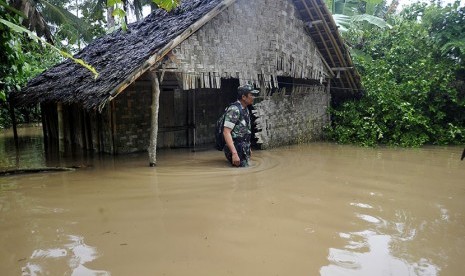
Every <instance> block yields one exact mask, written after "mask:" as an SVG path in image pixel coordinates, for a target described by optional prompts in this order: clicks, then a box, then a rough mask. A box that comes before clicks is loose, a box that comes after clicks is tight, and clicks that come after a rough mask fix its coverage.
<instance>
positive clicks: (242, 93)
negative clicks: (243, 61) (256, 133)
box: [223, 84, 258, 167]
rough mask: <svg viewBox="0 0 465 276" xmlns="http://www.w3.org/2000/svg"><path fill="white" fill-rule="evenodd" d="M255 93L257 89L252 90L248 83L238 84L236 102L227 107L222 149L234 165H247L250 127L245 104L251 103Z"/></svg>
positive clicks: (249, 153) (249, 151) (248, 114)
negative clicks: (224, 143)
mask: <svg viewBox="0 0 465 276" xmlns="http://www.w3.org/2000/svg"><path fill="white" fill-rule="evenodd" d="M257 93H258V90H254V88H253V86H252V85H250V84H246V85H244V86H239V87H238V88H237V102H235V103H234V104H232V105H231V106H230V107H229V108H228V110H227V112H226V115H225V119H224V129H223V136H224V140H225V142H226V145H225V146H224V149H223V150H224V155H225V156H226V158H227V159H228V160H229V162H231V164H232V165H233V166H235V167H247V166H249V160H250V155H251V150H250V138H251V136H252V127H251V123H250V113H249V109H248V108H247V106H249V105H251V104H253V101H254V98H255V96H254V95H256V94H257ZM239 106H240V107H241V108H239Z"/></svg>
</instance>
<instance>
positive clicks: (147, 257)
mask: <svg viewBox="0 0 465 276" xmlns="http://www.w3.org/2000/svg"><path fill="white" fill-rule="evenodd" d="M28 133H29V134H28ZM28 133H26V134H24V133H23V134H24V135H29V136H30V137H36V136H37V135H36V134H37V133H40V132H34V131H31V132H28ZM31 133H36V134H31ZM34 135H36V136H34ZM39 136H40V135H38V136H37V137H39ZM37 137H36V138H37ZM0 138H1V140H0V144H2V143H3V151H2V152H1V154H11V151H8V150H6V149H8V148H9V146H4V145H5V144H8V143H11V141H10V140H11V137H9V136H8V135H6V134H3V135H2V136H1V137H0ZM31 139H32V140H33V141H35V140H34V139H33V138H31ZM31 139H30V140H29V141H31ZM39 141H40V140H39ZM13 147H14V144H13ZM0 149H2V146H0ZM38 149H43V146H41V145H40V143H39V144H36V145H35V146H31V147H25V148H23V150H22V152H20V157H19V158H15V157H14V156H13V157H12V158H7V157H2V158H3V159H2V160H3V161H2V162H3V163H1V164H2V166H16V165H19V166H20V167H22V166H23V164H24V166H26V167H34V166H44V165H47V164H46V162H48V161H46V160H45V159H46V158H45V157H44V156H45V154H43V153H41V152H35V153H33V152H32V151H37V150H38ZM462 149H463V148H461V147H425V148H421V149H392V148H376V149H369V148H359V147H355V146H341V145H335V144H331V143H313V144H309V145H297V146H291V147H283V148H279V149H273V150H266V151H255V152H254V154H253V157H252V166H251V167H250V168H245V169H244V168H242V169H236V168H231V167H229V166H228V164H227V163H226V161H225V160H224V157H223V155H222V153H221V152H218V151H214V150H198V151H196V152H192V151H191V150H187V149H181V150H170V151H161V152H159V155H158V166H157V167H156V168H150V167H148V160H147V156H146V154H137V155H128V156H118V157H116V158H111V157H109V156H106V157H105V156H103V157H102V156H96V157H86V158H84V157H80V158H71V157H61V160H58V161H56V160H55V161H54V162H55V163H56V164H58V163H59V164H61V165H62V166H63V165H66V166H80V167H81V168H79V169H77V170H75V171H69V172H54V173H35V174H23V175H10V176H3V177H0V271H1V275H215V276H216V275H330V276H333V275H370V276H372V275H463V271H464V270H465V262H464V261H463V260H464V257H465V161H460V154H461V150H462ZM13 153H14V149H13ZM18 160H19V161H18ZM54 162H52V163H54Z"/></svg>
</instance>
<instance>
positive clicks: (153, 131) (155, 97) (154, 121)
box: [148, 70, 160, 167]
mask: <svg viewBox="0 0 465 276" xmlns="http://www.w3.org/2000/svg"><path fill="white" fill-rule="evenodd" d="M149 75H150V80H151V83H152V105H151V116H150V119H151V122H150V143H149V148H148V152H149V165H150V167H155V165H156V164H157V135H158V109H159V101H160V82H159V81H158V76H157V73H156V72H155V71H152V70H149Z"/></svg>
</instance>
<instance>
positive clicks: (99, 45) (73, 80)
mask: <svg viewBox="0 0 465 276" xmlns="http://www.w3.org/2000/svg"><path fill="white" fill-rule="evenodd" d="M234 2H235V0H189V1H182V5H181V6H180V7H178V8H177V9H175V10H174V11H172V12H170V13H166V12H165V11H163V10H157V11H155V12H153V13H152V14H150V15H149V16H148V17H147V18H145V19H144V20H143V21H141V22H138V23H134V24H130V25H129V26H128V30H127V32H123V31H117V32H114V33H112V34H109V35H107V36H104V37H102V38H99V39H97V40H95V41H93V42H92V43H90V44H89V45H88V46H87V47H85V48H84V49H83V50H82V51H80V52H79V53H78V54H76V56H75V57H76V58H80V59H83V60H84V61H85V62H87V63H89V64H90V65H92V66H94V67H95V68H96V70H97V71H98V72H99V77H98V78H97V79H94V78H93V75H92V73H91V72H89V71H88V70H87V69H85V68H83V67H82V66H80V65H77V64H75V63H74V62H73V61H71V60H66V61H64V62H62V63H60V64H58V65H56V66H54V67H52V68H51V69H49V70H47V71H45V72H43V73H42V74H40V75H38V76H37V77H35V78H34V79H32V80H31V81H29V83H28V84H27V86H26V87H25V88H23V89H22V90H21V92H18V93H15V94H14V95H13V100H14V102H15V104H16V105H30V104H37V103H41V102H62V103H65V104H67V103H79V104H82V105H83V106H84V107H85V108H88V109H94V108H97V107H100V108H102V107H103V105H105V104H106V103H107V102H108V101H109V100H111V99H112V98H113V97H114V96H115V95H116V94H117V93H119V92H120V91H121V90H122V89H124V87H126V86H127V85H128V84H130V83H131V82H133V81H135V79H136V78H137V77H138V76H140V75H141V74H142V73H143V72H145V71H146V70H148V69H149V68H150V66H153V65H154V64H155V63H156V62H157V61H158V60H160V59H161V58H162V57H163V56H164V55H166V54H167V52H168V51H169V50H171V49H172V48H174V47H175V46H176V45H177V44H179V43H180V42H182V40H183V39H185V38H186V37H187V36H188V35H189V34H190V33H193V32H195V31H196V30H197V29H198V28H200V27H201V26H203V24H205V23H206V22H208V20H210V19H211V18H213V17H214V16H215V15H216V14H218V13H220V12H221V11H222V10H224V9H225V8H227V7H228V6H229V5H231V4H232V3H234ZM293 2H294V3H295V5H296V7H297V9H298V10H299V11H300V13H301V15H302V17H303V18H304V20H305V21H313V22H314V23H315V22H316V21H317V20H322V21H323V22H320V23H319V24H314V25H313V26H312V27H311V28H310V29H309V30H310V32H309V33H310V35H311V36H312V38H313V39H314V40H315V42H316V43H317V45H318V48H319V50H320V52H321V53H322V55H323V57H324V58H325V59H326V62H327V63H328V65H329V66H330V67H341V68H342V67H344V68H346V67H351V66H352V62H351V61H350V57H349V55H348V53H347V50H346V49H345V47H344V45H343V43H342V39H341V38H340V36H339V34H338V33H337V28H336V26H335V24H334V22H333V20H332V17H331V15H330V14H329V12H328V10H327V8H326V6H325V4H324V2H323V0H293ZM321 23H322V24H321ZM351 72H353V70H352V71H343V73H344V74H343V75H342V78H341V79H342V80H340V81H339V83H336V84H333V85H335V86H336V87H340V88H341V89H343V92H344V93H347V92H350V91H358V90H357V89H359V88H360V84H359V81H358V78H357V76H356V75H354V74H353V73H351ZM336 81H337V80H336Z"/></svg>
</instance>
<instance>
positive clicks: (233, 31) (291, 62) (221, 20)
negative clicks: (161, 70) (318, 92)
mask: <svg viewBox="0 0 465 276" xmlns="http://www.w3.org/2000/svg"><path fill="white" fill-rule="evenodd" d="M163 66H164V67H165V68H171V69H175V70H179V71H181V72H183V74H182V82H183V83H182V87H183V89H185V90H187V89H193V88H198V87H201V88H204V87H205V88H220V78H231V77H233V78H238V79H239V80H240V83H241V84H244V83H248V82H250V83H254V84H256V85H257V86H258V87H262V86H265V87H271V85H272V83H274V85H276V83H277V81H276V77H277V76H290V77H293V78H301V79H316V80H320V81H323V80H324V79H325V78H326V77H327V76H328V72H327V71H326V70H327V69H326V68H324V65H323V62H322V58H321V56H320V54H319V52H318V50H317V49H316V46H315V44H314V42H313V41H312V40H311V38H310V37H309V36H308V35H307V34H306V33H305V29H304V22H302V21H301V20H300V19H299V16H298V13H297V11H296V10H295V8H294V5H293V4H292V3H291V2H290V1H288V0H261V1H249V0H239V1H237V2H236V3H234V4H233V5H232V6H231V7H229V8H228V9H226V10H225V11H223V12H222V13H221V14H219V15H218V16H216V17H215V18H214V19H212V20H211V21H210V22H208V23H207V24H206V25H205V26H203V27H202V28H201V29H200V30H198V31H197V32H196V33H194V34H193V35H192V36H190V37H189V38H188V39H187V40H185V41H183V42H182V43H181V44H180V45H178V46H177V47H176V48H175V49H173V51H172V52H171V53H170V54H169V55H168V60H167V61H165V63H164V65H163Z"/></svg>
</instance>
